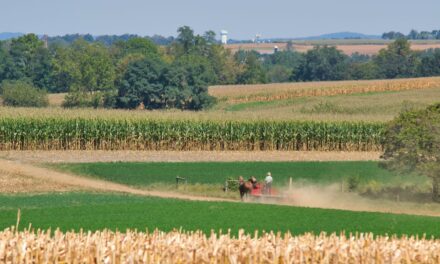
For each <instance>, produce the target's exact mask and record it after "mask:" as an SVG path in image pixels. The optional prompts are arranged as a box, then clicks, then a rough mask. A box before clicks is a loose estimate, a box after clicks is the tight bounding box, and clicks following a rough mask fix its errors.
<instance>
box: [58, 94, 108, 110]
mask: <svg viewBox="0 0 440 264" xmlns="http://www.w3.org/2000/svg"><path fill="white" fill-rule="evenodd" d="M115 102H116V98H115V94H113V93H111V92H104V93H103V92H97V93H93V94H90V93H84V92H71V93H68V94H67V95H66V97H65V98H64V102H63V107H65V108H72V107H93V108H100V107H105V108H113V107H114V106H115Z"/></svg>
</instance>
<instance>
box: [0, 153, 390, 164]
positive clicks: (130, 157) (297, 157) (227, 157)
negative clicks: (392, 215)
mask: <svg viewBox="0 0 440 264" xmlns="http://www.w3.org/2000/svg"><path fill="white" fill-rule="evenodd" d="M381 154H382V153H380V152H344V151H338V152H321V151H295V152H292V151H2V152H0V158H3V159H8V160H18V161H21V162H26V163H76V162H78V163H82V162H116V161H133V162H134V161H140V162H142V161H144V162H191V161H363V160H379V159H380V155H381Z"/></svg>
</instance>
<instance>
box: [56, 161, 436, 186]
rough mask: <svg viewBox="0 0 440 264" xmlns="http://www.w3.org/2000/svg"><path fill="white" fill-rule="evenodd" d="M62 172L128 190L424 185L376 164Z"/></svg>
mask: <svg viewBox="0 0 440 264" xmlns="http://www.w3.org/2000/svg"><path fill="white" fill-rule="evenodd" d="M51 166H54V167H55V168H57V169H60V170H63V171H69V172H72V173H75V174H79V175H87V176H90V177H95V178H98V179H103V180H108V181H114V182H118V183H122V184H127V185H131V186H138V187H142V186H143V187H145V186H148V185H151V184H156V183H164V184H175V182H176V176H180V177H185V178H187V180H188V183H189V184H196V183H200V184H220V185H221V184H223V183H224V182H225V180H226V179H228V178H233V179H237V178H238V176H240V175H241V176H243V177H245V178H246V179H247V178H249V177H250V176H255V177H257V178H258V179H260V180H262V179H263V178H264V177H265V174H266V172H268V171H270V172H271V173H272V175H273V176H274V185H277V186H287V185H288V182H289V178H290V177H292V178H293V180H294V181H307V182H310V183H314V184H316V183H319V184H331V183H340V182H341V181H347V180H348V179H349V178H350V177H356V178H359V180H360V181H361V182H363V183H367V182H369V181H377V182H381V183H384V184H392V183H398V182H403V181H404V182H406V183H407V184H411V183H413V184H416V183H417V184H420V185H424V184H425V183H426V182H429V180H428V179H427V178H424V177H419V176H408V175H405V176H400V175H397V174H392V173H390V172H389V171H387V170H385V169H383V168H380V167H379V163H378V162H185V163H177V162H176V163H166V162H157V163H137V162H134V163H130V162H117V163H79V164H57V165H51Z"/></svg>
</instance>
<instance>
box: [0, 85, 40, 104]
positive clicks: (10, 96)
mask: <svg viewBox="0 0 440 264" xmlns="http://www.w3.org/2000/svg"><path fill="white" fill-rule="evenodd" d="M0 90H1V91H2V98H3V104H4V105H7V106H17V107H43V106H47V105H48V104H49V100H48V97H47V93H46V91H45V90H41V89H38V88H36V87H34V86H33V85H32V84H31V83H29V82H25V81H3V82H2V83H1V89H0Z"/></svg>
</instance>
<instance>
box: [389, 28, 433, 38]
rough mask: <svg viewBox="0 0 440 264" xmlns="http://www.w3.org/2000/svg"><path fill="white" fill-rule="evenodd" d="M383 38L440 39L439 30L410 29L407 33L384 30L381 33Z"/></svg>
mask: <svg viewBox="0 0 440 264" xmlns="http://www.w3.org/2000/svg"><path fill="white" fill-rule="evenodd" d="M382 38H383V39H400V38H406V39H413V40H415V39H425V40H426V39H440V30H433V31H420V32H419V31H417V30H414V29H413V30H411V32H409V33H408V35H405V34H403V33H401V32H396V31H390V32H385V33H383V34H382Z"/></svg>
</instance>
